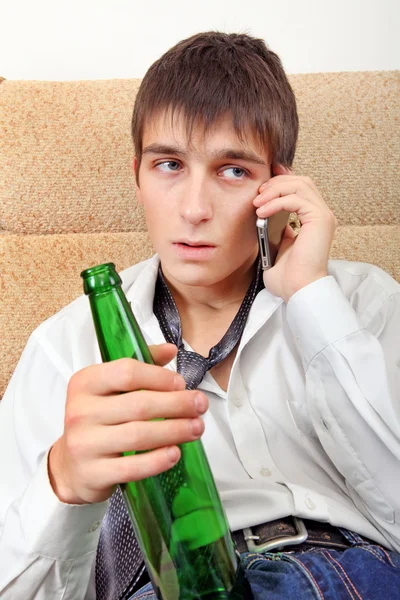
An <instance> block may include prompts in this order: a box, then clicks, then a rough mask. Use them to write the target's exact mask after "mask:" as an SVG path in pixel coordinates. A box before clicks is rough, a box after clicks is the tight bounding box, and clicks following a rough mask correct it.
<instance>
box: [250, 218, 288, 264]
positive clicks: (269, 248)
mask: <svg viewBox="0 0 400 600" xmlns="http://www.w3.org/2000/svg"><path fill="white" fill-rule="evenodd" d="M289 216H290V213H288V212H287V211H285V210H282V211H280V212H278V213H276V214H274V215H272V216H271V217H268V218H267V219H257V221H256V227H257V236H258V246H259V248H260V256H261V266H262V269H263V271H267V270H268V269H270V268H271V267H273V266H274V263H275V259H276V257H277V254H278V252H279V247H280V245H281V242H282V239H283V236H284V235H285V229H286V225H287V223H288V219H289Z"/></svg>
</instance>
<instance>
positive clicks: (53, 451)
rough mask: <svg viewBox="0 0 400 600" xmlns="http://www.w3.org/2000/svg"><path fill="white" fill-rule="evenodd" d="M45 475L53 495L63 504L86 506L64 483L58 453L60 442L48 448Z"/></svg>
mask: <svg viewBox="0 0 400 600" xmlns="http://www.w3.org/2000/svg"><path fill="white" fill-rule="evenodd" d="M47 474H48V477H49V481H50V485H51V487H52V490H53V492H54V494H55V495H56V496H57V498H58V499H59V500H60V502H62V503H63V504H74V505H76V504H86V502H85V501H84V500H82V498H79V497H78V496H77V495H76V494H74V492H73V490H72V488H71V487H70V485H69V484H68V482H67V481H66V472H65V467H64V465H63V460H62V452H60V440H57V441H56V442H55V444H54V445H53V446H52V447H51V448H50V451H49V454H48V459H47Z"/></svg>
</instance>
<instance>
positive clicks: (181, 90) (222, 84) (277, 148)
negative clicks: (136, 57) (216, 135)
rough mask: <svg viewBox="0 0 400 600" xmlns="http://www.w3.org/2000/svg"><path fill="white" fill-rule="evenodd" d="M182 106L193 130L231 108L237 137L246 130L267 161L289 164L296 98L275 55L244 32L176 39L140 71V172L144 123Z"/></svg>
mask: <svg viewBox="0 0 400 600" xmlns="http://www.w3.org/2000/svg"><path fill="white" fill-rule="evenodd" d="M169 110H170V111H171V118H173V117H174V115H175V114H176V113H180V112H182V113H183V114H184V116H185V119H186V125H187V134H188V136H189V139H190V134H191V131H192V128H193V126H194V125H195V124H197V123H199V122H201V123H202V124H203V126H204V128H205V131H206V130H207V128H208V127H209V126H210V125H211V124H213V123H214V122H215V121H216V120H217V119H218V118H219V117H222V116H223V115H224V114H226V113H230V114H231V115H232V119H233V125H234V128H235V130H236V133H237V135H238V136H239V138H240V139H243V138H244V137H245V136H246V131H249V130H250V131H251V132H252V134H253V135H254V134H255V135H256V138H257V139H258V141H259V142H261V144H262V146H263V147H265V148H268V150H269V153H270V162H271V164H272V165H276V164H282V165H284V166H287V167H290V166H291V165H292V162H293V158H294V153H295V149H296V141H297V134H298V116H297V109H296V100H295V96H294V93H293V90H292V88H291V86H290V83H289V81H288V79H287V77H286V74H285V72H284V70H283V67H282V63H281V61H280V59H279V57H278V56H277V55H276V54H275V53H274V52H272V51H271V50H269V49H268V47H267V46H266V45H265V43H264V41H263V40H261V39H256V38H253V37H251V36H249V35H247V34H236V33H219V32H206V33H199V34H197V35H194V36H192V37H190V38H187V39H186V40H183V41H181V42H179V43H178V44H176V45H175V46H174V47H173V48H171V49H170V50H168V51H167V52H166V53H165V54H164V55H163V56H161V58H159V59H158V60H157V61H156V62H155V63H154V64H153V65H152V66H151V67H150V68H149V70H148V71H147V73H146V75H145V76H144V78H143V81H142V83H141V86H140V88H139V91H138V94H137V97H136V101H135V107H134V110H133V116H132V137H133V143H134V146H135V152H136V157H137V165H138V167H137V171H136V173H137V174H138V172H139V167H140V162H141V157H142V139H143V131H144V127H145V124H146V123H147V122H148V121H149V120H150V118H151V117H154V116H155V114H157V113H160V112H161V111H169Z"/></svg>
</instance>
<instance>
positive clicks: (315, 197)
mask: <svg viewBox="0 0 400 600" xmlns="http://www.w3.org/2000/svg"><path fill="white" fill-rule="evenodd" d="M290 194H297V195H298V196H300V197H301V198H304V199H305V200H309V201H310V202H312V203H313V204H316V205H320V206H326V203H325V201H324V200H323V198H322V197H321V196H320V195H319V193H316V192H315V190H313V189H311V188H310V187H309V186H307V184H305V183H304V182H303V181H301V180H298V179H297V178H295V179H290V180H288V181H282V180H281V181H280V182H276V183H275V184H274V185H270V186H269V187H268V188H264V189H263V190H262V191H261V193H260V194H259V195H258V196H256V198H255V199H254V201H253V204H254V206H257V207H260V206H262V205H263V204H265V203H266V202H269V201H270V200H273V199H274V198H282V197H283V196H289V195H290Z"/></svg>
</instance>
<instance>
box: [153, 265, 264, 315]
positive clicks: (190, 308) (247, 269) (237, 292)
mask: <svg viewBox="0 0 400 600" xmlns="http://www.w3.org/2000/svg"><path fill="white" fill-rule="evenodd" d="M256 268H257V261H256V262H254V258H251V259H250V260H249V261H248V262H247V263H246V264H244V265H242V266H241V267H240V268H239V269H237V270H236V271H234V272H233V273H231V274H230V275H229V276H228V277H226V278H225V279H223V280H221V281H218V282H216V283H214V284H211V285H208V286H198V285H186V284H182V283H181V282H179V281H177V280H176V279H175V278H174V277H172V276H171V275H170V274H169V273H168V271H166V270H165V269H164V268H163V275H164V279H165V281H166V282H167V284H168V287H169V289H170V291H171V294H172V297H173V298H174V301H175V304H176V306H177V308H178V311H179V314H180V317H181V319H182V318H183V316H184V315H191V316H192V317H196V316H198V315H203V316H204V315H210V314H219V313H221V312H224V311H225V310H229V311H230V310H231V309H232V307H234V308H235V307H236V308H237V309H238V308H239V306H240V304H241V303H242V301H243V298H244V297H245V295H246V292H247V290H248V289H249V286H250V284H251V281H252V279H253V277H254V275H255V272H256Z"/></svg>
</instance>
